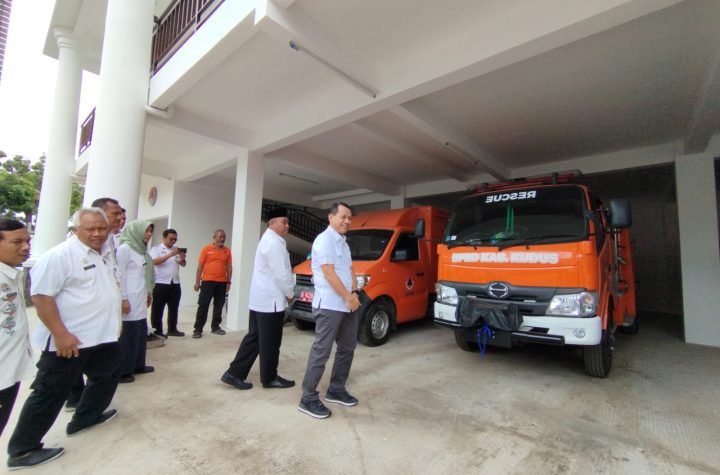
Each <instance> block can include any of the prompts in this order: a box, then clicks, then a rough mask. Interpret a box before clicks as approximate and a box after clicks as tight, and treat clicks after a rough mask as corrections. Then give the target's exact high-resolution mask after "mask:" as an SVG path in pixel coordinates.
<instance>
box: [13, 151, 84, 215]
mask: <svg viewBox="0 0 720 475" xmlns="http://www.w3.org/2000/svg"><path fill="white" fill-rule="evenodd" d="M44 171H45V156H42V157H40V159H39V160H37V161H36V162H34V163H31V161H30V160H27V159H24V158H23V157H22V156H20V155H15V156H14V157H12V158H8V157H7V155H5V153H3V152H2V151H0V216H1V217H8V218H15V217H19V216H22V218H23V220H24V221H25V222H26V223H27V224H28V227H29V228H31V229H32V228H33V227H34V217H35V214H36V213H37V206H38V201H39V199H40V187H41V186H42V177H43V172H44ZM83 191H84V188H83V187H82V186H81V185H78V184H77V183H73V184H72V195H71V198H70V213H71V214H72V213H73V212H75V210H77V209H78V208H80V206H81V205H82V199H83Z"/></svg>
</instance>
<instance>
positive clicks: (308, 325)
mask: <svg viewBox="0 0 720 475" xmlns="http://www.w3.org/2000/svg"><path fill="white" fill-rule="evenodd" d="M293 323H294V324H295V328H297V329H298V330H302V331H305V330H312V329H313V328H315V324H314V323H313V322H308V321H306V320H300V319H299V318H293Z"/></svg>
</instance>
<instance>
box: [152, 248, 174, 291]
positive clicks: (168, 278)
mask: <svg viewBox="0 0 720 475" xmlns="http://www.w3.org/2000/svg"><path fill="white" fill-rule="evenodd" d="M170 252H172V248H168V247H166V246H165V244H163V243H160V244H158V245H156V246H153V247H152V249H150V257H152V258H153V259H157V258H158V257H162V256H164V255H166V254H169V253H170ZM155 283H156V284H179V283H180V256H179V255H177V254H176V255H174V256H172V257H171V258H170V259H168V260H166V261H165V262H163V263H160V264H155Z"/></svg>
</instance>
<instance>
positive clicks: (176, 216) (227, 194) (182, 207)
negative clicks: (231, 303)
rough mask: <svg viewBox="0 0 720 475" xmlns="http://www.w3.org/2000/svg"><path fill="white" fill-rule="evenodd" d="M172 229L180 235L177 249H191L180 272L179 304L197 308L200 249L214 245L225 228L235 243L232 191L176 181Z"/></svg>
mask: <svg viewBox="0 0 720 475" xmlns="http://www.w3.org/2000/svg"><path fill="white" fill-rule="evenodd" d="M173 196H174V201H173V203H172V211H171V213H170V221H169V226H170V227H171V228H173V229H175V230H176V231H177V232H178V246H181V247H187V248H188V256H187V263H188V264H187V267H185V268H184V269H181V271H180V284H181V286H182V299H181V300H180V305H181V306H185V305H197V293H196V292H195V291H193V286H194V285H195V272H196V270H197V258H198V255H199V254H200V249H201V248H202V247H203V246H205V245H207V244H210V243H211V242H212V234H213V231H215V230H216V229H224V230H225V233H226V237H227V239H226V243H227V244H228V245H229V244H230V242H231V241H232V217H233V198H234V192H233V190H222V189H216V188H208V187H204V186H199V185H194V184H191V183H183V182H175V187H174V194H173ZM211 311H212V310H211Z"/></svg>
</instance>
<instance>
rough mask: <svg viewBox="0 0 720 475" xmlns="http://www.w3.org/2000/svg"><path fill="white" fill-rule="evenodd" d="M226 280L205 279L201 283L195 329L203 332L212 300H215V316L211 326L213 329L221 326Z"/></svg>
mask: <svg viewBox="0 0 720 475" xmlns="http://www.w3.org/2000/svg"><path fill="white" fill-rule="evenodd" d="M226 289H227V283H226V282H213V281H203V282H202V283H201V284H200V295H199V296H198V309H197V314H195V331H199V332H202V331H203V328H204V327H205V323H206V322H207V317H208V309H209V308H210V301H211V300H212V301H213V316H212V322H211V323H210V327H211V328H212V329H213V330H217V329H218V328H220V323H221V322H222V309H223V305H225V291H226Z"/></svg>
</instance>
